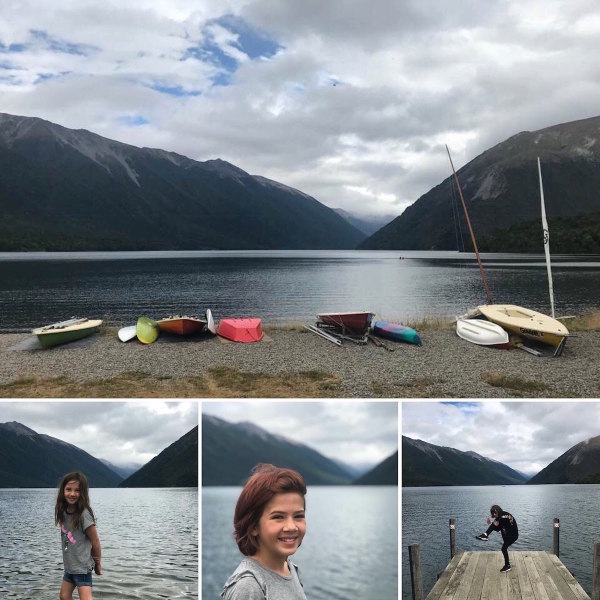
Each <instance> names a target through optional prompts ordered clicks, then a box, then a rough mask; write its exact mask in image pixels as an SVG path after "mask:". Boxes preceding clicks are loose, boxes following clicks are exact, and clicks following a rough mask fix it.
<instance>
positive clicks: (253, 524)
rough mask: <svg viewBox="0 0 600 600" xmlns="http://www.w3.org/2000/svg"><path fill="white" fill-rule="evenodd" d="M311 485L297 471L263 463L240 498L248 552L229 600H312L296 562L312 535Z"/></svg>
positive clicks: (227, 590)
mask: <svg viewBox="0 0 600 600" xmlns="http://www.w3.org/2000/svg"><path fill="white" fill-rule="evenodd" d="M305 495H306V484H305V483H304V479H303V478H302V475H300V473H298V472H297V471H293V470H292V469H279V468H277V467H274V466H273V465H266V464H258V465H256V467H254V469H253V474H252V476H251V477H250V478H249V479H248V481H247V482H246V485H245V486H244V489H243V490H242V493H241V494H240V497H239V498H238V501H237V504H236V507H235V513H234V518H233V526H234V530H235V540H236V542H237V545H238V548H239V549H240V551H241V552H242V554H244V555H245V556H244V558H243V559H242V562H241V563H240V564H239V566H238V567H237V569H236V570H235V571H234V573H233V574H232V575H231V577H230V578H229V579H228V580H227V582H226V583H225V587H224V588H223V591H222V592H221V598H222V599H223V600H306V595H305V594H304V589H303V587H302V581H301V580H300V574H299V570H298V567H297V566H296V565H295V564H294V563H293V562H292V561H291V560H290V558H289V557H290V556H291V555H292V554H294V553H295V552H296V550H297V549H298V547H299V546H300V544H301V543H302V539H303V538H304V534H305V533H306V517H305V508H306V504H305V501H304V496H305Z"/></svg>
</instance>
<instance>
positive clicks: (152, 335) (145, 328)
mask: <svg viewBox="0 0 600 600" xmlns="http://www.w3.org/2000/svg"><path fill="white" fill-rule="evenodd" d="M135 332H136V335H137V338H138V340H140V342H142V344H152V343H153V342H155V341H156V338H157V337H158V333H159V329H158V325H157V323H156V321H153V320H152V319H149V318H148V317H140V318H139V319H138V320H137V323H136V326H135Z"/></svg>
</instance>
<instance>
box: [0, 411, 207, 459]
mask: <svg viewBox="0 0 600 600" xmlns="http://www.w3.org/2000/svg"><path fill="white" fill-rule="evenodd" d="M10 421H17V422H19V423H21V424H23V425H26V426H27V427H29V428H30V429H33V430H34V431H36V432H37V433H44V434H46V435H49V436H51V437H54V438H58V439H60V440H63V441H65V442H68V443H70V444H73V445H74V446H77V447H78V448H81V449H82V450H85V451H86V452H88V453H89V454H91V455H92V456H95V457H96V458H103V459H105V460H108V461H109V462H111V463H113V464H114V465H116V466H126V465H129V464H132V463H133V464H145V463H147V462H148V461H149V460H152V459H153V458H154V457H155V456H156V455H157V454H159V453H160V452H162V451H163V450H164V449H165V448H166V447H167V446H170V445H171V444H172V443H173V442H175V441H177V440H178V439H179V438H180V437H181V436H182V435H184V434H186V433H187V432H188V431H190V429H192V428H194V427H195V426H196V425H198V404H197V403H195V402H162V401H160V400H151V401H143V402H29V401H26V402H0V423H6V422H10Z"/></svg>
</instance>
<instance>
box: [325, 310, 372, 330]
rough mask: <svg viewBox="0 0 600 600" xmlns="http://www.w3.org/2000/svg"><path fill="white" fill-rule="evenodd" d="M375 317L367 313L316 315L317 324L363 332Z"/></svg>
mask: <svg viewBox="0 0 600 600" xmlns="http://www.w3.org/2000/svg"><path fill="white" fill-rule="evenodd" d="M374 316H375V315H374V314H373V313H372V312H368V311H358V312H341V313H321V314H319V315H317V318H318V319H319V321H318V322H319V323H323V324H325V325H332V326H334V327H340V328H341V329H352V330H354V331H365V330H366V329H368V328H369V327H370V326H371V321H372V320H373V317H374Z"/></svg>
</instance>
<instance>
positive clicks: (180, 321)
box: [157, 316, 206, 335]
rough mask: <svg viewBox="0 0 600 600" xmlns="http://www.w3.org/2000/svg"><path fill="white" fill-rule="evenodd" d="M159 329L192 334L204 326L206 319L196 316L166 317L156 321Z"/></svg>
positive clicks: (180, 333) (179, 333)
mask: <svg viewBox="0 0 600 600" xmlns="http://www.w3.org/2000/svg"><path fill="white" fill-rule="evenodd" d="M157 324H158V328H159V329H160V331H166V332H168V333H174V334H176V335H193V334H194V333H200V332H201V331H202V330H203V329H204V328H205V327H206V321H204V320H202V319H198V318H197V317H183V316H181V317H180V316H175V317H166V318H165V319H160V321H157Z"/></svg>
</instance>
